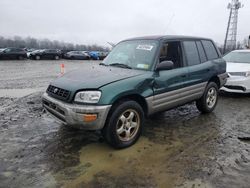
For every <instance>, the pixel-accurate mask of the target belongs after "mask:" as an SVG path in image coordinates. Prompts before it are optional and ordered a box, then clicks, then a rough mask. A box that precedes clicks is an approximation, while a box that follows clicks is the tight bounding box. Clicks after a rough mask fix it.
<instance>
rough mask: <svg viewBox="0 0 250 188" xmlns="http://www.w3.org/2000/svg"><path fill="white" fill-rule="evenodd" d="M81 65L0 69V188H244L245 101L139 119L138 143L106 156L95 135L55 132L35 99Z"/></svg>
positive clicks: (249, 165)
mask: <svg viewBox="0 0 250 188" xmlns="http://www.w3.org/2000/svg"><path fill="white" fill-rule="evenodd" d="M61 63H65V67H66V70H73V69H76V68H79V67H81V66H91V65H92V64H91V63H97V62H87V61H62V60H61V61H9V62H8V61H0V187H3V188H5V187H25V188H26V187H190V188H194V187H208V188H209V187H220V188H230V187H237V188H238V187H242V188H243V187H245V188H248V187H249V185H250V178H249V177H250V141H249V140H248V139H249V137H250V107H249V106H250V96H248V95H228V94H223V95H221V96H220V100H219V103H218V106H217V108H216V110H215V111H214V113H212V114H209V115H202V114H200V113H199V112H198V111H197V109H196V108H195V105H194V104H188V105H185V106H183V107H179V108H178V109H174V110H171V111H168V112H165V113H161V114H158V115H155V116H153V117H152V118H151V119H147V120H146V122H145V127H144V130H143V135H142V137H141V139H140V140H139V141H138V143H137V144H136V145H134V146H132V147H130V148H128V149H124V150H114V149H112V148H110V147H109V146H108V145H107V144H106V143H105V142H104V141H103V139H102V137H101V135H100V133H99V132H86V131H76V130H73V129H71V128H69V127H65V126H62V125H58V124H57V123H56V122H55V121H54V120H53V119H52V118H50V117H49V116H48V115H47V114H46V113H44V112H43V109H42V106H41V94H42V92H43V91H44V90H45V89H46V86H47V85H48V84H49V82H50V80H52V79H54V78H56V77H57V76H58V75H59V73H60V66H59V65H60V64H61Z"/></svg>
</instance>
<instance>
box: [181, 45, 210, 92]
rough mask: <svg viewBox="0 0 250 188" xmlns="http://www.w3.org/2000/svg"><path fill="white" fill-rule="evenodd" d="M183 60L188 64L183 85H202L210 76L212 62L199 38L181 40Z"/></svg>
mask: <svg viewBox="0 0 250 188" xmlns="http://www.w3.org/2000/svg"><path fill="white" fill-rule="evenodd" d="M182 44H183V49H184V52H185V60H186V64H187V66H188V77H187V79H186V80H185V83H184V84H185V86H194V85H197V87H198V86H201V87H204V86H205V85H206V82H207V81H208V79H209V78H210V77H211V76H210V75H211V71H213V70H212V67H213V66H212V64H211V62H210V61H208V59H207V55H206V53H205V50H204V47H203V45H202V42H201V41H200V40H187V41H183V43H182Z"/></svg>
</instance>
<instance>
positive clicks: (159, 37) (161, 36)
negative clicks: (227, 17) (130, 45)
mask: <svg viewBox="0 0 250 188" xmlns="http://www.w3.org/2000/svg"><path fill="white" fill-rule="evenodd" d="M168 39H169V40H170V39H175V40H176V39H177V40H181V39H204V40H211V39H208V38H203V37H192V36H183V35H152V36H143V37H135V38H129V39H126V40H124V41H127V40H168Z"/></svg>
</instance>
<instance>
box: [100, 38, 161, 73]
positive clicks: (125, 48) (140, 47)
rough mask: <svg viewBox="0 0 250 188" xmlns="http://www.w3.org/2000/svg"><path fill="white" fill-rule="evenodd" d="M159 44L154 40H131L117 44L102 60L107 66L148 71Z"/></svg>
mask: <svg viewBox="0 0 250 188" xmlns="http://www.w3.org/2000/svg"><path fill="white" fill-rule="evenodd" d="M158 44H159V42H158V41H156V40H131V41H124V42H121V43H119V44H118V45H117V46H115V48H114V49H113V50H112V51H111V52H110V53H109V55H108V56H107V57H106V58H105V59H104V61H103V64H104V65H107V66H120V67H123V68H131V69H143V70H150V69H151V67H152V66H153V60H154V57H155V53H156V50H157V47H158Z"/></svg>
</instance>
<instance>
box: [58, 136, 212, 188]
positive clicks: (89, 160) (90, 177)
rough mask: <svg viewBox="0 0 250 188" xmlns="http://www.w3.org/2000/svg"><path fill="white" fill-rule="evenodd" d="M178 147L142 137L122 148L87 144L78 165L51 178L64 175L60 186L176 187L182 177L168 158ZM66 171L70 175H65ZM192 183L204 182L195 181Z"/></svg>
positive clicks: (182, 180) (176, 144) (200, 184)
mask: <svg viewBox="0 0 250 188" xmlns="http://www.w3.org/2000/svg"><path fill="white" fill-rule="evenodd" d="M181 146H182V143H181V142H176V143H174V144H173V145H171V146H170V145H168V144H159V143H154V142H151V141H150V140H149V139H147V138H146V137H141V138H140V140H139V142H138V143H137V144H135V145H134V146H133V147H130V148H127V149H124V150H114V149H112V148H110V147H109V146H108V145H107V144H105V143H103V144H100V143H97V144H90V145H88V146H86V147H84V148H82V149H81V151H80V164H79V165H78V166H76V167H72V168H69V169H65V170H63V171H61V172H60V173H59V174H57V175H56V176H55V177H56V179H57V181H60V182H62V181H61V180H65V177H67V180H68V181H67V180H66V181H65V182H63V185H64V187H116V185H126V186H127V187H131V186H132V187H133V186H135V185H136V186H137V187H175V186H177V187H178V186H179V185H180V183H181V182H183V183H185V180H184V179H183V178H182V177H181V172H179V171H178V170H177V169H173V168H169V159H170V158H172V155H173V153H175V152H177V150H178V148H179V147H181ZM170 161H171V160H170ZM68 172H71V173H68ZM72 172H74V173H72ZM69 174H70V176H73V177H74V178H72V179H71V178H69ZM76 177H77V178H76ZM182 185H185V186H187V187H188V186H189V185H190V184H182ZM191 185H193V183H192V184H191ZM196 185H199V186H202V185H204V184H203V183H202V182H201V181H199V182H198V183H197V182H196ZM126 186H124V187H126ZM206 187H208V186H206Z"/></svg>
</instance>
